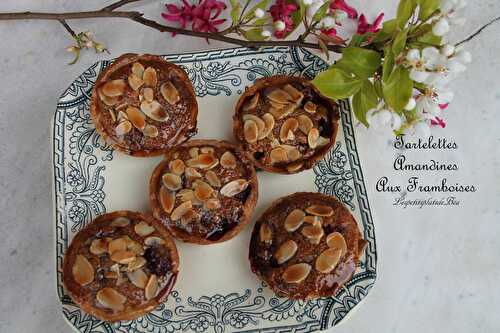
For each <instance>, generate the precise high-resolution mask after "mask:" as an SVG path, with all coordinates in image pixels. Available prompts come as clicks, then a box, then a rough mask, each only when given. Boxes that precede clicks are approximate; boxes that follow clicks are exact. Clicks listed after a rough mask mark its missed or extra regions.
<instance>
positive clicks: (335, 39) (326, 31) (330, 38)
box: [321, 28, 345, 44]
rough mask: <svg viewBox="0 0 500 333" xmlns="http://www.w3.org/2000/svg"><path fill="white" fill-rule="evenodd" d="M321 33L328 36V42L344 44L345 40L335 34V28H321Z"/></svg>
mask: <svg viewBox="0 0 500 333" xmlns="http://www.w3.org/2000/svg"><path fill="white" fill-rule="evenodd" d="M321 34H323V35H325V36H327V37H328V39H327V40H328V42H329V43H333V44H345V40H344V39H342V38H341V37H340V36H337V30H335V28H328V29H321Z"/></svg>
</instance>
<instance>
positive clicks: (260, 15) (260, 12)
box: [253, 8, 266, 18]
mask: <svg viewBox="0 0 500 333" xmlns="http://www.w3.org/2000/svg"><path fill="white" fill-rule="evenodd" d="M253 14H254V15H255V17H256V18H263V17H264V15H265V14H266V13H265V12H264V11H263V10H262V9H260V8H257V9H256V10H255V11H254V13H253Z"/></svg>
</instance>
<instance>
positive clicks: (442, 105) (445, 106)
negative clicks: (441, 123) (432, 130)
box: [439, 103, 450, 110]
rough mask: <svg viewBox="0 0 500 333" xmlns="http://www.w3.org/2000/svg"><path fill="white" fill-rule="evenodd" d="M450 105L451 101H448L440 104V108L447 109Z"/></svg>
mask: <svg viewBox="0 0 500 333" xmlns="http://www.w3.org/2000/svg"><path fill="white" fill-rule="evenodd" d="M448 105H450V103H446V104H439V108H440V109H441V110H446V109H447V108H448Z"/></svg>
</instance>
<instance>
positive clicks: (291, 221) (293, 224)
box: [284, 209, 306, 232]
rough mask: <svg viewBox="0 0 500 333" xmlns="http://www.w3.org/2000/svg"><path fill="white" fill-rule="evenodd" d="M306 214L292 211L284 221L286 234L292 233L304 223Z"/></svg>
mask: <svg viewBox="0 0 500 333" xmlns="http://www.w3.org/2000/svg"><path fill="white" fill-rule="evenodd" d="M305 216H306V214H305V213H304V211H303V210H302V209H294V210H292V211H291V212H290V213H289V214H288V215H287V217H286V219H285V224H284V225H285V230H286V231H288V232H294V231H295V230H297V229H298V228H300V226H301V225H302V223H303V222H304V217H305Z"/></svg>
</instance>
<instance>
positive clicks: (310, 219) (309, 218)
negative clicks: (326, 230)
mask: <svg viewBox="0 0 500 333" xmlns="http://www.w3.org/2000/svg"><path fill="white" fill-rule="evenodd" d="M304 222H305V223H309V224H312V225H318V224H319V225H321V222H323V219H322V218H321V217H320V216H311V215H307V216H306V217H304Z"/></svg>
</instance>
